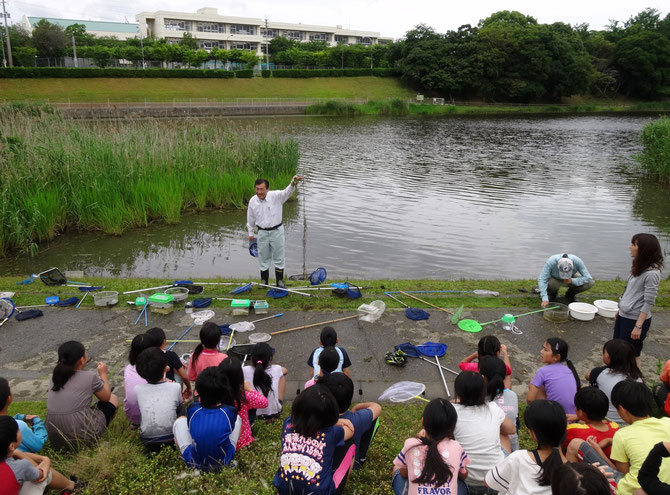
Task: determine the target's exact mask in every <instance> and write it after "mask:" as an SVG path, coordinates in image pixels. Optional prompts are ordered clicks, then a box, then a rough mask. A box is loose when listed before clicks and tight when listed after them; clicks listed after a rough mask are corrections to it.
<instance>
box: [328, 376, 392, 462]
mask: <svg viewBox="0 0 670 495" xmlns="http://www.w3.org/2000/svg"><path fill="white" fill-rule="evenodd" d="M318 383H320V384H323V385H325V386H326V387H328V389H329V390H330V391H331V392H332V394H333V396H334V397H335V400H336V401H337V407H338V410H339V412H340V418H344V419H348V420H349V421H351V424H353V425H354V436H353V438H352V440H353V444H354V445H355V447H356V462H355V464H354V469H358V468H360V467H361V466H362V465H363V464H364V463H365V459H366V457H367V453H368V449H369V448H370V443H371V442H372V440H373V439H374V436H375V434H376V433H377V429H378V428H379V415H380V414H381V413H382V406H380V405H379V404H377V403H376V402H361V403H359V404H356V405H355V406H354V407H353V408H352V409H351V411H350V410H349V407H350V406H351V400H352V399H353V397H354V382H352V381H351V378H349V377H348V376H347V375H345V374H344V373H331V374H329V375H328V376H325V377H323V378H319V380H318ZM338 450H340V449H339V448H338ZM344 454H345V452H342V455H344ZM335 455H336V457H337V452H336V454H335Z"/></svg>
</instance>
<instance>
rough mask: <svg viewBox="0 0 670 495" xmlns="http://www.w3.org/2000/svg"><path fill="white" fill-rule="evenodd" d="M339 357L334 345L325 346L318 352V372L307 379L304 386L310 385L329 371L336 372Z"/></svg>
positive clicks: (329, 372)
mask: <svg viewBox="0 0 670 495" xmlns="http://www.w3.org/2000/svg"><path fill="white" fill-rule="evenodd" d="M339 359H340V355H339V353H338V352H337V349H335V347H325V348H324V349H323V350H322V351H321V353H320V354H319V364H318V370H319V374H318V375H315V376H314V377H312V378H310V379H309V380H307V381H306V382H305V386H304V388H309V387H311V386H312V385H314V384H315V383H316V382H317V380H319V379H320V378H323V377H324V376H328V375H330V374H331V373H337V363H338V362H339Z"/></svg>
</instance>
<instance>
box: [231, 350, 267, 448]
mask: <svg viewBox="0 0 670 495" xmlns="http://www.w3.org/2000/svg"><path fill="white" fill-rule="evenodd" d="M219 373H221V374H222V375H223V376H225V377H226V379H227V380H228V383H229V385H230V389H231V391H232V393H233V401H234V402H233V405H234V406H235V408H236V409H237V415H238V416H239V418H240V422H241V429H240V437H239V439H238V440H237V445H236V446H235V449H236V450H240V449H241V448H242V447H246V446H247V445H249V444H251V442H253V441H254V437H253V435H252V433H251V421H250V418H249V411H251V410H257V409H263V408H265V407H268V398H267V397H265V396H264V395H263V394H262V393H260V392H257V391H256V390H254V388H253V387H252V386H251V385H250V384H249V382H247V381H245V380H244V372H243V371H242V363H240V360H239V359H237V358H236V357H234V356H228V357H227V358H226V359H224V360H223V361H222V362H221V364H219Z"/></svg>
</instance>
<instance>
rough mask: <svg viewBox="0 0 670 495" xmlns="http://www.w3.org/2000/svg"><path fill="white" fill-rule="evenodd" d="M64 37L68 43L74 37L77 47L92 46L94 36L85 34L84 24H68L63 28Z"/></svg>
mask: <svg viewBox="0 0 670 495" xmlns="http://www.w3.org/2000/svg"><path fill="white" fill-rule="evenodd" d="M65 36H66V37H67V39H68V42H69V43H71V42H72V37H73V36H74V41H75V43H77V46H82V45H93V44H94V43H95V36H93V35H92V34H88V33H87V32H86V26H85V25H84V24H70V25H69V26H68V27H66V28H65Z"/></svg>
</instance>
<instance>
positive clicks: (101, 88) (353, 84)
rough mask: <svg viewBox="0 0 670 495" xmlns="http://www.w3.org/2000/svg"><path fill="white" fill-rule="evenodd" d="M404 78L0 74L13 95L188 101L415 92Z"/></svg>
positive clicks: (0, 90)
mask: <svg viewBox="0 0 670 495" xmlns="http://www.w3.org/2000/svg"><path fill="white" fill-rule="evenodd" d="M413 96H414V92H413V91H411V90H409V89H408V88H407V87H405V85H404V84H403V83H401V82H400V80H399V79H398V78H390V77H389V78H386V77H382V78H380V77H345V78H343V77H324V78H314V79H280V78H275V79H264V78H260V77H256V78H253V79H113V78H95V79H55V78H49V79H0V99H4V100H9V101H26V100H32V101H45V100H49V101H51V102H67V101H71V102H73V103H75V102H85V103H90V102H92V103H95V102H105V103H106V102H107V100H110V101H126V100H128V101H145V100H146V101H172V100H173V99H176V100H177V101H188V100H189V99H191V98H218V99H222V98H227V99H229V98H349V99H355V98H371V99H383V98H412V97H413Z"/></svg>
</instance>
